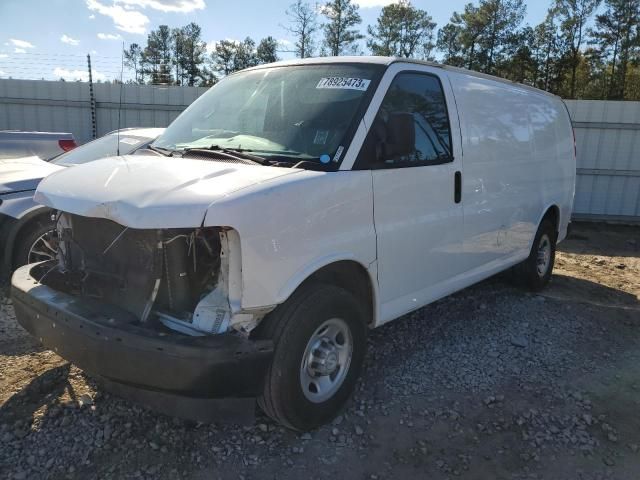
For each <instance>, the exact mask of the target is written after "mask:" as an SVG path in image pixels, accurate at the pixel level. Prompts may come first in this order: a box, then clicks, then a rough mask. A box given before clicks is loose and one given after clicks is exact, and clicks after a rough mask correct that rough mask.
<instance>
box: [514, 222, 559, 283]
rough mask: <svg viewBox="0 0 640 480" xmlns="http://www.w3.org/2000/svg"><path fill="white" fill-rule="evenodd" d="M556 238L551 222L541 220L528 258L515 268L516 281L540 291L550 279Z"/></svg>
mask: <svg viewBox="0 0 640 480" xmlns="http://www.w3.org/2000/svg"><path fill="white" fill-rule="evenodd" d="M557 236H558V234H557V233H556V229H555V226H554V224H553V222H551V221H550V220H548V219H545V220H543V221H542V223H541V224H540V226H539V227H538V231H537V232H536V236H535V238H534V240H533V245H532V246H531V252H530V253H529V257H528V258H527V259H526V260H525V261H524V262H522V263H521V264H520V265H518V266H517V267H516V270H515V273H516V277H517V279H518V280H519V281H520V282H521V283H523V284H524V285H525V286H526V287H528V288H529V289H531V290H533V291H534V292H537V291H539V290H542V289H543V288H544V287H545V286H546V285H547V283H549V280H550V279H551V274H552V272H553V264H554V262H555V258H556V239H557Z"/></svg>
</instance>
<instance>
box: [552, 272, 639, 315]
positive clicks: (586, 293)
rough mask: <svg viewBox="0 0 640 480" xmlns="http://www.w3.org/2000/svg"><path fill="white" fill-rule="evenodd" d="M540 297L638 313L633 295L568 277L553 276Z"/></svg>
mask: <svg viewBox="0 0 640 480" xmlns="http://www.w3.org/2000/svg"><path fill="white" fill-rule="evenodd" d="M540 295H541V296H543V297H546V298H551V299H554V300H561V301H572V302H580V303H585V304H588V305H596V306H600V307H612V308H625V309H630V310H638V311H640V301H638V298H637V297H636V296H635V295H633V294H631V293H628V292H625V291H623V290H619V289H617V288H613V287H608V286H606V285H602V284H599V283H595V282H591V281H589V280H584V279H582V278H577V277H571V276H568V275H558V274H554V275H553V277H552V281H551V284H550V285H549V286H548V287H547V288H546V289H545V290H543V291H542V292H540Z"/></svg>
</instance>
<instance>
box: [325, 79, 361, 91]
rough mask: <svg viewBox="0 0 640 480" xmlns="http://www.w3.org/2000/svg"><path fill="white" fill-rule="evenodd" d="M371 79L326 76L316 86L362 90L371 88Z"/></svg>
mask: <svg viewBox="0 0 640 480" xmlns="http://www.w3.org/2000/svg"><path fill="white" fill-rule="evenodd" d="M370 83H371V80H367V79H366V78H350V77H349V78H348V77H325V78H321V79H320V81H319V82H318V85H316V88H342V89H346V90H362V91H363V92H364V91H365V90H366V89H367V88H369V84H370Z"/></svg>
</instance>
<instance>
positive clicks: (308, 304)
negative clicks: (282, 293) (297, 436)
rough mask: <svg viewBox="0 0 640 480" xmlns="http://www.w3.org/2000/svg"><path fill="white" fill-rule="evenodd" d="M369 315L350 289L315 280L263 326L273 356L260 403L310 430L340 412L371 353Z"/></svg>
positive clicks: (278, 418) (279, 417) (296, 426)
mask: <svg viewBox="0 0 640 480" xmlns="http://www.w3.org/2000/svg"><path fill="white" fill-rule="evenodd" d="M366 333H367V327H366V315H365V310H364V308H363V306H362V305H361V303H360V302H359V301H358V300H357V299H356V298H355V297H354V296H353V295H352V294H351V293H349V292H348V291H346V290H344V289H342V288H339V287H335V286H331V285H325V284H312V285H307V286H306V287H303V288H302V289H301V290H300V291H298V292H296V293H295V294H294V295H293V296H292V297H291V298H290V299H289V300H288V301H287V302H285V303H284V304H283V305H281V306H279V307H278V308H277V309H276V310H275V311H274V312H272V313H271V314H270V315H269V316H268V317H267V318H265V320H264V321H263V322H262V323H261V324H260V326H259V336H260V337H262V338H268V339H271V340H273V342H274V356H273V360H272V363H271V366H270V368H269V371H268V373H267V378H266V380H265V386H264V391H263V394H262V396H261V397H259V398H258V404H259V405H260V407H261V408H262V409H263V410H264V412H265V413H267V415H269V416H270V417H271V418H273V419H274V420H276V421H278V422H280V423H281V424H283V425H285V426H286V427H288V428H291V429H293V430H302V431H305V430H311V429H314V428H316V427H318V426H320V425H322V424H324V423H327V422H328V421H330V420H331V419H332V418H333V417H335V416H336V415H337V413H338V412H339V411H340V409H341V408H342V406H343V405H344V404H345V402H346V401H347V400H348V398H349V396H350V395H351V393H352V391H353V389H354V386H355V384H356V381H357V379H358V377H359V375H360V370H361V369H362V364H363V361H364V357H365V351H366Z"/></svg>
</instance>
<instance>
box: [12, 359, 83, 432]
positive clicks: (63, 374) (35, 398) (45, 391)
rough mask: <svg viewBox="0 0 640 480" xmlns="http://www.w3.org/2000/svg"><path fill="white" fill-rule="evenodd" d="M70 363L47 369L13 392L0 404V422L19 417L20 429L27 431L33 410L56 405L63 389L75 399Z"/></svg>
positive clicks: (31, 421) (32, 419) (33, 418)
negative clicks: (16, 391) (70, 381)
mask: <svg viewBox="0 0 640 480" xmlns="http://www.w3.org/2000/svg"><path fill="white" fill-rule="evenodd" d="M70 369H71V364H70V363H66V364H64V365H60V366H59V367H55V368H52V369H50V370H47V371H46V372H44V373H43V374H42V375H39V376H37V377H36V378H34V379H33V380H31V382H29V383H28V384H27V385H26V386H25V387H24V388H23V389H22V390H21V391H20V392H18V393H16V394H14V395H13V396H11V397H10V398H9V400H7V401H6V402H5V403H4V404H3V405H2V406H0V424H10V423H11V421H12V420H15V419H17V418H19V419H21V420H22V422H21V424H20V429H19V430H20V431H25V432H28V431H29V430H30V429H31V425H32V424H33V422H34V420H35V415H34V414H35V412H37V411H38V410H40V409H41V408H42V407H46V409H47V412H48V413H50V410H51V409H52V408H53V407H55V406H57V404H58V403H59V400H58V399H59V398H60V396H61V395H62V393H63V392H64V391H65V389H68V393H69V395H70V396H71V398H72V400H74V401H75V400H76V399H75V393H74V391H73V387H72V386H71V384H70V383H69V378H68V377H69V371H70Z"/></svg>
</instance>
